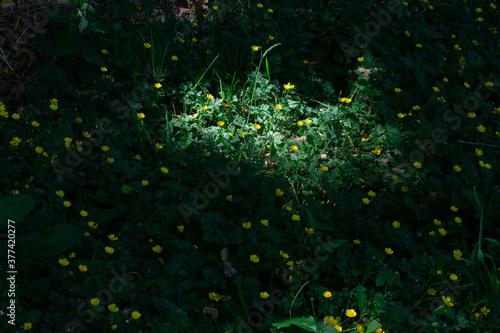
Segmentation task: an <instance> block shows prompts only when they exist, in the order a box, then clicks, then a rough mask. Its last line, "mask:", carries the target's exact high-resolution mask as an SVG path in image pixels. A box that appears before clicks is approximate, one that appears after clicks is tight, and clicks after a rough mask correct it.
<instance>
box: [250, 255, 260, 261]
mask: <svg viewBox="0 0 500 333" xmlns="http://www.w3.org/2000/svg"><path fill="white" fill-rule="evenodd" d="M250 261H251V262H254V263H258V262H259V261H260V259H259V257H258V256H257V255H256V254H252V255H251V256H250Z"/></svg>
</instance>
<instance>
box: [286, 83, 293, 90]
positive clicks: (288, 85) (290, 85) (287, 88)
mask: <svg viewBox="0 0 500 333" xmlns="http://www.w3.org/2000/svg"><path fill="white" fill-rule="evenodd" d="M283 86H284V87H285V89H286V90H290V89H293V88H295V86H294V85H293V84H290V82H288V84H284V85H283Z"/></svg>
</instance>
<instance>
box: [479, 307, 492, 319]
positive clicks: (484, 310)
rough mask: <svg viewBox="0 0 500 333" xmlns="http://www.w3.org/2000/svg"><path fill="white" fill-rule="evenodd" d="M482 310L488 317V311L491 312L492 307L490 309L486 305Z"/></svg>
mask: <svg viewBox="0 0 500 333" xmlns="http://www.w3.org/2000/svg"><path fill="white" fill-rule="evenodd" d="M480 310H481V313H482V314H483V315H484V316H485V317H487V316H488V313H490V312H491V310H490V309H488V308H487V307H485V306H483V307H482V308H481V309H480Z"/></svg>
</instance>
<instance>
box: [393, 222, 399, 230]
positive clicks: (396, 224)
mask: <svg viewBox="0 0 500 333" xmlns="http://www.w3.org/2000/svg"><path fill="white" fill-rule="evenodd" d="M392 226H393V227H394V228H395V229H397V228H399V227H400V226H401V223H399V222H398V221H394V222H392Z"/></svg>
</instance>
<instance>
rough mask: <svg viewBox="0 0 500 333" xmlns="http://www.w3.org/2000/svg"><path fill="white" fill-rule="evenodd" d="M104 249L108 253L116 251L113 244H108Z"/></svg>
mask: <svg viewBox="0 0 500 333" xmlns="http://www.w3.org/2000/svg"><path fill="white" fill-rule="evenodd" d="M104 250H105V251H106V253H108V254H113V253H114V252H115V249H113V248H112V247H111V246H106V247H105V248H104Z"/></svg>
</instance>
